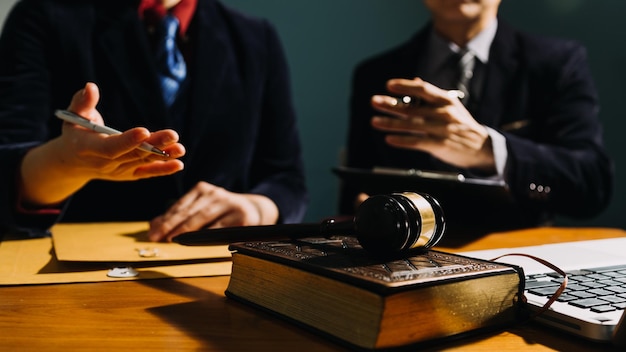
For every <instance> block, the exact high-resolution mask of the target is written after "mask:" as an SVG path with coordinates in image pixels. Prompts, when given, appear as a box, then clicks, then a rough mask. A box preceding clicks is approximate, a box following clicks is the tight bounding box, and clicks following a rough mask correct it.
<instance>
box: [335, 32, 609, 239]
mask: <svg viewBox="0 0 626 352" xmlns="http://www.w3.org/2000/svg"><path fill="white" fill-rule="evenodd" d="M431 28H432V27H431V26H430V25H427V26H426V27H425V28H424V29H422V30H421V31H420V32H418V33H417V34H416V35H415V36H414V37H413V38H411V39H410V40H409V41H408V42H407V43H404V44H402V45H400V46H398V47H396V48H393V49H391V50H389V51H387V52H385V53H381V54H379V55H377V56H376V57H373V58H370V59H368V60H366V61H364V62H363V63H361V64H360V65H359V66H358V67H357V69H356V70H355V73H354V81H353V86H352V89H353V91H352V93H353V94H352V97H351V117H350V126H349V142H348V151H347V164H348V166H353V167H360V168H371V167H373V166H387V167H399V168H416V169H426V170H445V171H454V172H457V171H460V172H463V173H465V174H470V175H471V174H473V172H472V170H459V169H456V168H455V167H453V166H451V165H447V164H445V163H443V162H441V161H439V160H437V159H435V158H433V157H431V156H430V155H429V154H426V153H422V152H416V151H409V150H400V149H396V148H392V147H389V146H388V145H386V144H385V142H384V140H383V138H384V134H383V133H380V132H378V131H375V130H373V129H372V127H371V126H370V119H371V118H372V116H374V115H376V114H380V113H379V112H376V111H374V110H373V109H372V107H371V105H370V100H371V96H372V95H374V94H388V93H387V92H386V91H385V82H386V81H387V80H388V79H390V78H413V77H422V78H424V79H425V80H427V81H428V80H429V77H428V76H426V73H425V72H424V70H425V66H426V65H425V60H426V58H427V57H428V52H427V48H428V40H429V39H428V38H429V33H430V31H431ZM484 70H485V71H483V72H484V90H483V91H482V94H481V96H482V99H481V100H480V101H479V102H478V104H476V105H470V106H469V108H468V110H469V111H470V112H471V113H472V115H473V116H474V118H475V119H476V120H477V121H479V122H480V123H482V124H484V125H487V126H490V127H492V128H494V129H495V130H498V131H499V132H500V133H502V134H503V135H504V136H505V137H506V141H507V142H506V144H507V149H508V158H509V160H508V164H507V166H506V170H505V175H504V177H505V180H506V181H507V183H508V185H509V186H510V190H511V192H512V194H513V196H514V198H515V204H514V205H513V206H511V207H504V206H503V205H502V204H489V203H488V201H485V199H484V198H473V199H466V198H463V197H458V198H457V199H456V201H453V202H452V204H446V205H445V206H444V212H446V209H449V210H450V212H451V213H454V214H455V215H454V216H455V218H454V223H453V224H451V225H453V227H454V228H456V229H459V230H461V231H465V232H471V231H474V230H481V231H492V230H502V229H511V228H519V227H526V226H535V225H539V224H545V223H546V222H549V221H550V220H551V219H552V218H553V216H554V215H556V214H559V215H564V216H571V217H575V218H578V217H589V216H593V215H596V214H598V213H599V212H600V211H602V210H603V209H604V208H605V207H606V206H607V205H608V203H609V201H610V198H611V193H612V182H613V166H612V161H611V160H610V158H609V157H608V156H607V153H606V151H605V149H604V147H603V141H602V129H601V125H600V122H599V119H598V110H599V105H598V97H597V93H596V89H595V87H594V83H593V80H592V77H591V73H590V70H589V67H588V65H587V61H586V51H585V49H584V48H583V47H582V46H581V45H580V44H578V43H576V42H574V41H566V40H558V39H548V38H543V37H538V36H533V35H528V34H525V33H522V32H519V31H517V30H515V29H512V28H511V27H509V26H507V25H506V23H504V22H503V21H501V20H500V21H499V25H498V30H497V34H496V36H495V38H494V41H493V44H492V46H491V50H490V57H489V62H488V64H487V65H486V67H484ZM546 190H549V192H546ZM358 191H359V190H358V189H355V188H354V187H350V185H348V186H346V187H344V189H343V192H342V198H341V202H342V203H341V209H342V211H343V212H350V211H351V209H350V208H351V204H352V199H354V196H355V194H356V192H358ZM422 191H425V192H426V193H427V191H428V190H422Z"/></svg>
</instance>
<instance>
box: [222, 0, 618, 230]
mask: <svg viewBox="0 0 626 352" xmlns="http://www.w3.org/2000/svg"><path fill="white" fill-rule="evenodd" d="M224 2H225V3H226V4H229V5H231V6H233V7H235V8H238V9H241V10H243V11H245V12H247V13H249V14H253V15H258V16H262V17H265V18H268V19H269V20H270V21H271V22H273V23H274V25H275V26H276V27H277V29H278V31H279V34H280V36H281V38H282V40H283V44H284V46H285V50H286V52H287V56H288V59H289V62H290V67H291V72H292V82H293V92H294V100H295V104H296V109H297V111H298V115H299V124H300V129H301V131H302V139H303V144H304V157H305V162H306V171H307V177H308V186H309V189H310V191H311V203H310V208H309V212H308V215H307V219H306V220H307V221H318V220H319V219H321V218H323V217H326V216H331V215H334V214H335V213H336V203H337V201H336V200H337V190H338V182H337V179H336V178H335V177H334V176H333V174H332V173H331V171H330V169H331V168H332V167H333V166H335V165H336V164H337V163H338V155H339V152H340V150H341V148H342V146H343V145H344V143H345V136H346V126H347V116H348V107H347V105H348V95H349V84H350V77H351V72H352V69H353V67H354V66H355V65H356V63H357V62H359V61H360V60H361V59H363V58H365V57H367V56H369V55H371V54H374V53H376V52H379V51H381V50H383V49H386V48H389V47H391V46H394V45H396V44H398V43H400V42H401V41H404V40H406V39H407V38H409V37H410V36H411V35H412V34H413V33H414V32H415V31H416V30H417V28H418V27H420V26H421V25H422V24H423V23H424V21H425V20H426V19H427V18H428V13H427V12H426V10H425V8H424V6H423V4H422V2H421V1H418V0H317V1H310V2H309V1H286V0H224ZM500 14H501V16H502V18H503V19H504V20H506V21H508V22H510V23H512V24H513V25H515V26H517V27H518V28H521V29H524V30H527V31H530V32H536V33H543V34H548V35H556V36H561V37H568V38H574V39H577V40H579V41H581V42H582V43H584V44H585V45H586V46H587V48H588V49H589V60H590V64H591V68H592V71H593V73H594V75H595V78H596V83H597V85H598V89H599V92H600V99H601V103H602V110H601V119H602V121H603V123H604V125H605V139H606V145H607V147H608V149H609V152H610V153H611V155H612V157H613V158H614V160H615V164H616V165H615V167H616V180H618V181H617V182H616V184H615V194H614V200H613V202H612V204H611V205H610V207H609V208H608V209H607V210H606V211H605V212H604V213H603V214H601V215H600V216H598V217H596V218H594V219H591V220H578V219H560V220H559V224H560V225H576V226H608V227H620V228H626V214H623V212H622V211H621V210H622V209H626V187H625V186H624V184H622V183H621V182H619V180H622V179H624V178H625V173H626V169H625V165H626V160H625V158H626V153H622V150H623V149H624V145H626V143H624V138H626V137H623V131H624V129H625V127H626V122H625V121H626V114H625V113H624V112H623V111H624V110H623V109H622V108H621V105H622V104H623V103H624V102H625V101H626V89H625V88H624V85H623V84H621V82H623V81H626V69H625V68H624V67H622V66H621V64H626V45H625V44H626V29H625V27H624V19H623V18H624V14H626V1H623V0H603V1H597V0H549V1H548V0H542V1H539V0H527V1H513V0H504V1H503V3H502V5H501V7H500Z"/></svg>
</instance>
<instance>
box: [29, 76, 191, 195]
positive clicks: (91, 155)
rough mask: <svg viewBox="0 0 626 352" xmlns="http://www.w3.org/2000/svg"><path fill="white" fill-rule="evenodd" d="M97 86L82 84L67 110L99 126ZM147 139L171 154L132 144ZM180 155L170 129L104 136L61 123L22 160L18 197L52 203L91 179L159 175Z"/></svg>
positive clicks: (176, 164)
mask: <svg viewBox="0 0 626 352" xmlns="http://www.w3.org/2000/svg"><path fill="white" fill-rule="evenodd" d="M99 98H100V93H99V91H98V87H97V86H96V85H95V84H93V83H87V84H86V85H85V87H84V88H83V89H81V90H80V91H78V92H77V93H76V94H74V96H73V98H72V101H71V103H70V106H69V108H68V110H70V111H72V112H74V113H77V114H79V115H81V116H83V117H85V118H87V119H88V120H90V121H92V122H94V123H97V124H103V119H102V116H101V115H100V113H99V112H98V111H97V110H96V104H97V103H98V100H99ZM143 142H147V143H150V144H152V145H154V146H156V147H157V148H160V149H162V150H163V151H165V152H166V153H168V154H169V155H170V158H165V157H161V156H157V155H155V154H152V153H148V152H145V151H142V150H138V149H137V147H138V146H139V145H141V144H142V143H143ZM184 154H185V148H184V147H183V146H182V145H181V144H180V143H178V134H177V133H176V132H175V131H173V130H162V131H157V132H153V133H151V132H150V131H148V130H147V129H145V128H141V127H137V128H132V129H130V130H128V131H125V132H123V133H122V134H119V135H105V134H101V133H95V132H94V131H92V130H89V129H86V128H84V127H81V126H77V125H74V124H71V123H67V122H65V123H64V124H63V130H62V134H61V135H60V136H59V137H57V138H54V139H52V140H50V141H48V142H46V143H44V144H42V145H40V146H38V147H35V148H33V149H31V150H30V151H29V152H28V153H26V155H25V156H24V158H23V159H22V164H21V169H20V176H21V182H20V195H21V198H22V200H23V202H24V203H25V204H29V205H33V206H47V205H51V204H57V203H59V202H61V201H63V200H65V199H66V198H67V197H69V196H71V195H72V194H74V193H75V192H76V191H78V190H79V189H80V188H82V187H83V186H84V185H85V184H87V183H88V182H89V181H91V180H93V179H102V180H114V181H131V180H137V179H142V178H148V177H156V176H164V175H169V174H172V173H175V172H178V171H180V170H182V169H183V163H182V162H181V161H180V160H176V158H179V157H181V156H183V155H184Z"/></svg>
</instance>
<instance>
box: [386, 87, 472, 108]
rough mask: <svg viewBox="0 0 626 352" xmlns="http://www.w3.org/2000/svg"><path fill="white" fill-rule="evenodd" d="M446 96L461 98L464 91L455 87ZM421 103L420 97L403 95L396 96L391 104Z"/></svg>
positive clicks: (410, 104)
mask: <svg viewBox="0 0 626 352" xmlns="http://www.w3.org/2000/svg"><path fill="white" fill-rule="evenodd" d="M448 96H449V97H451V98H458V99H463V98H465V93H463V91H460V90H457V89H452V90H449V91H448ZM421 103H422V99H420V98H416V97H412V96H409V95H405V96H403V97H401V98H396V101H395V102H394V104H393V105H394V106H398V105H399V106H401V107H408V106H418V105H420V104H421Z"/></svg>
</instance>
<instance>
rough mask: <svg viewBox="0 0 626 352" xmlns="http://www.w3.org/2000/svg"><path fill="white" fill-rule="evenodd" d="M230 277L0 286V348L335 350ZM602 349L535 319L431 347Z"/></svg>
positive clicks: (512, 237)
mask: <svg viewBox="0 0 626 352" xmlns="http://www.w3.org/2000/svg"><path fill="white" fill-rule="evenodd" d="M625 235H626V231H624V230H620V229H563V228H558V229H551V228H540V229H533V230H523V231H515V232H509V233H496V234H491V235H488V236H484V237H482V238H478V239H475V240H473V241H466V240H463V239H454V238H452V239H447V241H444V243H443V244H442V245H440V246H438V247H437V249H438V250H442V251H450V252H458V251H468V250H478V249H489V248H497V247H515V246H525V245H535V244H541V243H554V242H563V241H575V240H586V239H596V238H609V237H619V236H625ZM228 279H229V278H228V276H219V277H197V278H183V279H154V280H139V281H122V282H101V283H77V284H54V285H24V286H6V287H0V350H2V351H17V350H20V351H24V350H28V351H57V350H63V351H66V350H89V351H111V350H122V351H126V350H132V351H151V352H153V351H160V350H163V351H275V350H281V351H282V350H284V351H291V350H297V351H299V352H305V351H343V350H344V349H343V348H342V347H341V346H338V345H336V344H334V343H332V342H329V341H326V340H324V339H322V338H320V337H318V336H317V335H314V334H312V333H310V332H308V331H306V330H304V329H301V328H298V327H296V326H293V325H291V324H289V323H286V322H284V321H282V320H280V319H278V318H275V317H273V316H270V315H267V314H265V313H262V312H260V311H257V310H255V309H252V308H250V307H247V306H244V305H242V304H240V303H237V302H234V301H231V300H229V299H226V298H225V296H224V290H225V289H226V286H227V284H228ZM605 347H607V346H602V345H598V344H595V343H591V342H586V341H584V340H582V339H579V338H574V337H571V336H567V335H564V334H562V333H558V332H555V331H550V330H548V329H546V328H544V327H540V326H537V325H534V324H525V325H518V326H515V327H514V328H511V329H507V330H504V331H497V332H494V333H490V334H480V335H477V336H473V337H469V338H463V339H460V340H457V341H453V342H448V343H446V344H442V345H438V346H436V348H434V350H439V351H440V350H463V351H520V350H537V351H545V350H560V351H564V350H565V351H587V350H588V351H592V350H594V351H597V350H598V349H604V348H605Z"/></svg>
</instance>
